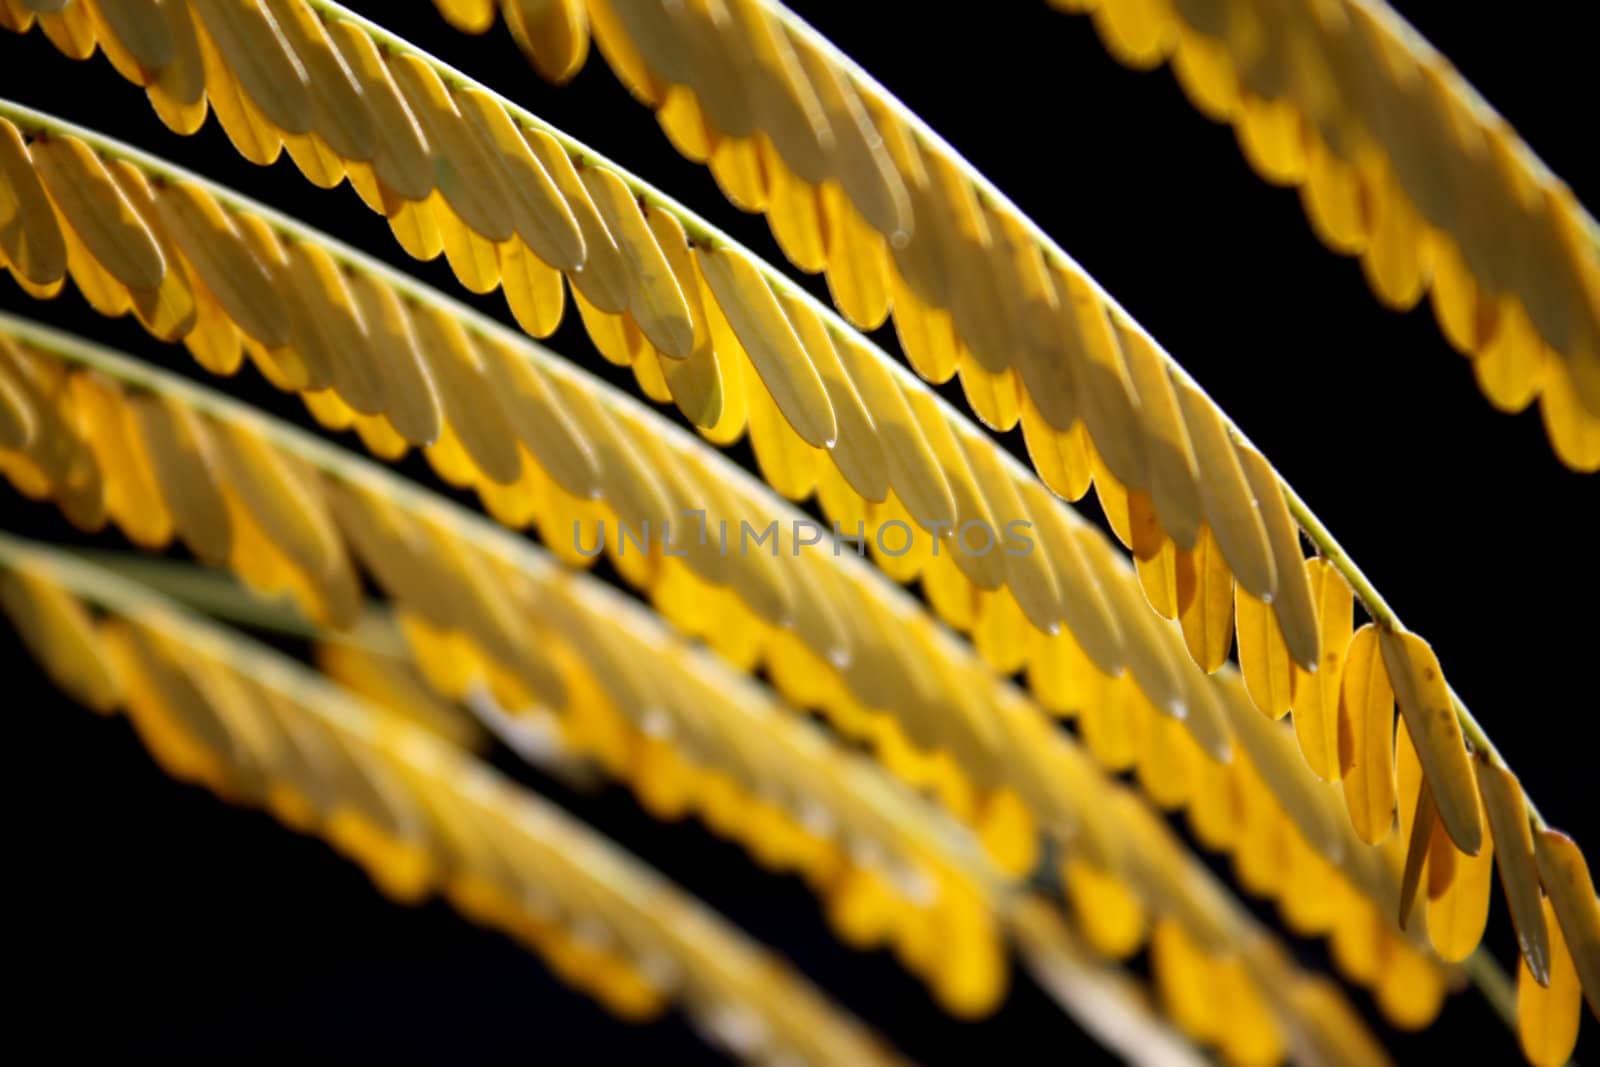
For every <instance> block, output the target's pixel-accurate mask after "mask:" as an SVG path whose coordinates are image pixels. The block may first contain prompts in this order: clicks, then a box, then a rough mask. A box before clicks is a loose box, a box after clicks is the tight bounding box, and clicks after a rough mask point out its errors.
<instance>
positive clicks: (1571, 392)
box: [1052, 0, 1600, 471]
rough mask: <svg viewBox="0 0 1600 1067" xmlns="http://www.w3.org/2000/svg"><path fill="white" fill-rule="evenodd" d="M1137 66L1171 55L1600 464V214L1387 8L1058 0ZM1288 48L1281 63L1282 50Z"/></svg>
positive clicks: (1345, 235) (1387, 288) (1560, 446)
mask: <svg viewBox="0 0 1600 1067" xmlns="http://www.w3.org/2000/svg"><path fill="white" fill-rule="evenodd" d="M1052 6H1055V7H1058V8H1061V9H1062V10H1064V11H1075V12H1080V13H1087V14H1089V15H1091V16H1092V17H1093V19H1094V25H1095V28H1096V29H1097V30H1098V31H1099V33H1100V38H1101V40H1102V41H1104V42H1105V45H1106V48H1107V49H1108V50H1109V51H1110V52H1111V54H1112V55H1114V56H1116V57H1117V58H1118V59H1119V60H1121V61H1122V62H1123V63H1126V64H1128V65H1129V66H1133V67H1137V68H1140V69H1148V68H1151V67H1155V66H1158V65H1159V64H1161V63H1162V62H1170V63H1171V64H1172V70H1173V73H1174V74H1175V75H1176V76H1177V79H1178V83H1179V84H1180V85H1181V86H1183V89H1184V92H1185V93H1186V94H1188V96H1189V99H1190V100H1191V101H1192V102H1193V103H1194V106H1195V107H1196V108H1197V109H1198V110H1199V111H1201V112H1202V113H1203V114H1205V115H1206V116H1207V117H1208V118H1211V119H1213V120H1215V121H1218V122H1226V123H1229V124H1230V125H1232V126H1233V128H1234V131H1235V132H1236V134H1237V135H1238V139H1239V147H1240V149H1241V151H1242V152H1243V153H1244V156H1245V159H1246V160H1248V161H1249V163H1250V165H1251V166H1252V167H1253V168H1254V169H1255V170H1256V172H1257V173H1258V174H1260V175H1261V177H1262V178H1264V179H1265V180H1266V181H1269V182H1271V183H1273V184H1275V185H1290V186H1294V187H1297V188H1298V189H1299V190H1300V198H1301V200H1302V202H1303V203H1304V205H1305V211H1306V216H1307V218H1308V219H1309V220H1310V222H1311V226H1312V229H1313V230H1314V231H1315V232H1316V234H1317V236H1318V237H1319V238H1321V240H1322V241H1323V243H1325V244H1326V245H1327V246H1328V247H1329V248H1331V249H1332V250H1334V251H1336V252H1339V253H1341V254H1343V255H1352V256H1359V257H1360V260H1361V267H1362V271H1363V273H1364V274H1365V275H1366V278H1367V281H1368V283H1369V284H1370V285H1371V287H1372V290H1373V293H1374V294H1375V295H1376V296H1377V297H1378V299H1379V300H1380V301H1382V302H1383V303H1384V304H1385V305H1387V306H1389V307H1392V308H1395V309H1397V310H1402V311H1403V310H1408V309H1409V308H1411V307H1412V306H1413V305H1415V304H1416V303H1417V302H1418V301H1419V300H1421V299H1422V298H1423V297H1424V296H1427V297H1428V298H1429V299H1430V302H1431V304H1432V306H1433V311H1434V315H1435V317H1436V318H1437V320H1438V323H1439V329H1440V331H1441V332H1442V333H1443V334H1444V336H1445V338H1446V339H1447V340H1449V342H1450V343H1451V345H1453V346H1454V347H1455V348H1457V349H1458V350H1459V351H1461V352H1462V353H1463V354H1465V355H1466V356H1468V357H1469V358H1471V360H1472V366H1473V374H1474V375H1475V377H1476V378H1477V380H1478V384H1479V387H1480V388H1481V389H1482V390H1483V393H1484V395H1485V396H1486V397H1487V398H1488V399H1489V402H1490V403H1492V404H1493V405H1494V406H1495V407H1496V408H1498V409H1500V410H1502V411H1508V412H1516V411H1521V410H1522V409H1523V408H1525V407H1527V406H1528V405H1529V404H1531V403H1533V402H1534V401H1536V400H1537V401H1539V402H1540V413H1541V415H1542V416H1543V418H1544V423H1545V428H1546V430H1547V432H1548V434H1549V437H1550V443H1551V446H1552V447H1553V448H1554V449H1555V451H1556V455H1557V456H1559V457H1560V459H1561V461H1562V462H1563V463H1565V464H1566V465H1567V466H1569V467H1571V468H1572V469H1574V470H1579V471H1593V470H1595V469H1596V465H1597V464H1600V226H1597V225H1596V223H1595V220H1594V218H1593V217H1592V216H1591V215H1590V214H1589V213H1588V211H1586V210H1585V209H1584V207H1583V205H1581V204H1580V203H1579V202H1578V200H1577V198H1576V197H1575V196H1574V195H1573V193H1572V190H1571V189H1570V188H1568V187H1567V185H1566V183H1565V182H1563V181H1562V180H1561V179H1560V178H1559V177H1557V176H1556V175H1554V174H1552V173H1551V172H1550V170H1549V169H1548V168H1547V167H1546V166H1545V165H1544V164H1543V163H1542V162H1541V161H1540V160H1539V159H1538V158H1537V157H1536V156H1535V155H1534V154H1533V152H1532V150H1531V149H1529V147H1528V146H1527V145H1526V144H1525V143H1523V141H1522V140H1521V138H1519V137H1518V136H1517V133H1516V131H1515V130H1514V129H1512V128H1511V125H1510V124H1509V123H1508V122H1507V121H1506V120H1505V119H1504V118H1502V117H1501V116H1500V115H1499V114H1497V113H1496V112H1495V111H1494V110H1493V108H1491V107H1490V105H1489V104H1488V103H1487V102H1485V101H1484V99H1483V98H1482V97H1481V96H1479V95H1478V93H1477V91H1476V90H1474V89H1473V87H1472V86H1471V85H1469V84H1468V83H1467V82H1466V80H1465V79H1463V78H1462V77H1461V75H1460V74H1459V73H1458V72H1457V71H1456V70H1455V68H1454V67H1453V66H1451V64H1450V61H1449V59H1448V58H1447V57H1445V56H1443V55H1440V54H1439V52H1437V51H1436V50H1435V49H1434V48H1433V46H1432V45H1430V44H1429V43H1428V42H1427V41H1425V40H1424V39H1423V38H1422V37H1421V36H1420V35H1419V34H1418V33H1417V32H1416V31H1415V30H1414V29H1412V28H1411V27H1410V26H1408V25H1407V24H1406V23H1405V22H1404V20H1403V19H1401V18H1400V16H1399V15H1397V14H1396V13H1395V12H1394V10H1393V9H1391V8H1390V7H1389V6H1388V5H1387V4H1385V3H1382V2H1380V0H1338V2H1336V3H1331V4H1311V5H1306V7H1305V10H1303V11H1295V10H1291V9H1284V10H1271V11H1268V10H1265V9H1262V8H1259V7H1256V6H1253V5H1250V4H1247V3H1233V2H1222V3H1217V2H1195V0H1154V2H1152V0H1052ZM1290 56H1293V57H1294V59H1293V61H1292V62H1288V61H1286V57H1290Z"/></svg>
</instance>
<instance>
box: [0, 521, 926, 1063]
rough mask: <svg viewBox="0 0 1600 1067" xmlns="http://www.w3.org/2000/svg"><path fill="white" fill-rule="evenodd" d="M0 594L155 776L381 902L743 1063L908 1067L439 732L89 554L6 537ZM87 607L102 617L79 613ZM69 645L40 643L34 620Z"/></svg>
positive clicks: (50, 663)
mask: <svg viewBox="0 0 1600 1067" xmlns="http://www.w3.org/2000/svg"><path fill="white" fill-rule="evenodd" d="M0 589H3V591H4V593H5V597H4V603H5V608H6V611H7V614H10V615H11V616H12V617H13V618H14V619H16V620H17V621H18V623H19V624H20V625H21V627H22V629H23V632H24V633H25V634H27V635H29V637H30V640H29V644H30V646H31V647H32V648H34V649H35V651H36V653H37V654H38V655H39V656H40V658H41V660H42V661H43V662H44V663H45V665H46V666H47V668H49V670H50V673H51V675H52V677H53V678H54V679H55V680H56V681H57V682H58V683H59V684H61V685H62V686H63V687H64V688H66V689H67V690H68V692H70V693H73V694H74V695H75V696H76V695H78V694H79V693H80V692H81V684H82V683H81V679H82V677H83V676H82V674H81V673H80V672H78V671H76V670H72V669H66V670H63V669H62V668H63V663H62V657H63V656H77V655H87V656H89V657H90V658H92V659H93V660H94V661H95V662H98V663H102V664H106V665H107V670H108V671H109V675H108V684H109V685H110V688H109V689H108V690H107V691H106V693H105V696H106V698H107V699H106V700H105V701H104V702H99V703H97V705H96V706H97V707H99V709H100V710H112V709H113V708H121V709H122V710H124V711H125V713H126V714H127V715H128V716H129V718H130V719H132V720H133V723H134V725H135V727H136V728H137V729H138V732H139V735H140V737H141V739H142V740H143V741H144V743H145V745H146V747H147V748H149V749H150V752H151V755H152V756H154V757H155V759H156V760H157V762H159V763H160V764H161V765H162V767H163V769H165V770H166V771H167V772H168V773H169V774H172V775H173V776H174V777H177V778H180V779H183V780H184V781H189V782H194V783H197V784H201V785H204V786H206V787H207V788H209V789H211V790H212V791H213V792H215V793H217V794H218V795H219V796H221V797H223V798H224V799H227V800H229V801H231V802H234V803H242V804H246V805H248V806H251V807H257V808H264V809H266V810H267V811H270V812H271V813H272V814H274V815H275V816H277V818H278V819H279V820H280V821H282V822H283V823H284V824H285V825H287V826H289V827H290V828H292V829H295V830H297V831H301V832H309V833H314V834H317V835H318V836H320V837H324V838H325V839H327V840H328V842H329V843H330V844H331V845H333V846H334V847H335V848H336V849H338V850H339V851H341V852H343V853H345V854H346V855H347V856H349V857H350V858H351V859H352V860H354V861H355V862H357V863H359V864H361V865H362V866H363V867H364V868H365V869H366V870H367V872H368V873H369V874H370V875H371V877H372V879H373V881H374V883H376V884H377V886H378V887H379V888H380V889H382V890H383V891H384V892H385V893H387V894H388V895H390V896H392V897H395V898H397V899H400V900H407V901H413V900H418V899H421V898H424V897H426V896H428V895H430V894H432V893H435V892H438V893H440V894H442V895H444V896H445V897H447V898H448V899H449V900H450V902H451V903H452V904H453V905H454V906H455V907H456V908H457V909H458V910H459V911H460V912H461V913H462V914H463V915H465V916H467V917H468V918H471V919H472V920H474V921H476V922H479V923H482V924H485V925H488V926H492V927H495V928H497V929H500V930H502V931H503V932H505V933H506V934H508V935H509V936H511V937H512V938H513V939H515V940H516V941H517V942H518V943H519V944H522V945H525V946H527V947H528V948H529V949H531V950H532V951H534V952H535V953H537V954H538V955H540V956H541V957H542V958H543V959H544V960H545V961H546V963H547V964H548V965H549V966H550V967H551V969H552V970H554V971H555V972H556V973H557V974H558V975H560V976H561V977H562V978H563V980H565V981H566V982H568V983H569V984H571V985H573V986H575V987H576V988H578V989H580V990H582V991H583V992H585V993H586V994H587V995H590V996H593V997H595V998H596V999H598V1000H599V1001H600V1002H601V1003H602V1004H604V1005H605V1006H606V1007H607V1008H608V1009H610V1010H611V1011H613V1012H614V1013H616V1014H618V1015H619V1016H621V1017H623V1018H630V1019H637V1018H648V1017H651V1016H653V1015H656V1014H659V1013H660V1012H661V1011H662V1010H663V1009H664V1008H665V1007H666V1006H667V1005H669V1004H673V1003H676V1004H677V1005H678V1006H679V1007H680V1008H681V1009H682V1010H683V1011H685V1012H686V1013H687V1014H688V1015H689V1016H690V1017H691V1018H693V1019H694V1020H695V1021H696V1022H697V1023H698V1024H700V1026H701V1027H702V1029H703V1032H704V1033H706V1035H707V1036H708V1038H710V1039H711V1040H713V1041H716V1042H717V1043H719V1044H723V1045H724V1046H725V1047H728V1049H729V1051H731V1052H734V1053H735V1054H737V1055H739V1056H740V1057H741V1058H744V1059H747V1060H751V1061H762V1062H765V1061H766V1060H767V1059H769V1058H770V1057H772V1056H775V1055H795V1056H798V1057H799V1058H800V1059H801V1060H802V1061H803V1062H808V1063H817V1064H823V1063H871V1064H890V1063H896V1062H900V1061H899V1059H898V1057H896V1056H895V1055H894V1054H893V1053H892V1052H891V1051H890V1050H889V1049H888V1048H887V1047H886V1046H884V1045H883V1044H882V1043H881V1042H880V1040H879V1039H878V1038H877V1037H876V1036H875V1035H873V1034H871V1033H870V1032H869V1031H867V1030H865V1029H864V1028H863V1027H862V1026H861V1025H860V1024H859V1023H857V1022H856V1021H855V1020H853V1019H851V1018H850V1017H849V1016H847V1015H845V1014H844V1013H843V1012H842V1011H841V1010H840V1009H839V1008H837V1007H836V1006H835V1005H834V1004H832V1003H831V1002H830V1001H829V1000H828V999H827V998H826V997H825V996H824V995H823V994H822V993H820V992H819V991H818V990H816V989H815V988H813V987H812V986H811V985H810V983H809V982H807V981H806V980H805V979H804V978H803V977H801V976H800V975H799V974H797V973H796V972H794V971H793V970H791V969H790V968H789V967H788V966H787V965H785V964H783V963H782V962H780V961H779V960H777V959H775V958H773V957H772V956H771V955H770V954H768V953H767V952H766V951H764V950H763V949H761V948H759V947H758V946H756V945H755V944H753V943H751V942H750V941H749V940H748V939H747V938H746V937H745V936H744V935H743V934H742V933H740V932H739V931H738V930H736V929H735V928H733V927H732V926H730V925H729V924H727V923H726V922H725V921H724V920H722V919H721V917H720V916H717V915H716V914H714V913H713V912H711V911H709V910H708V909H706V908H705V907H704V906H702V905H700V904H699V902H698V901H696V900H695V899H694V898H693V897H691V896H689V895H687V894H685V893H683V892H682V891H681V890H679V889H678V888H677V887H676V886H674V885H672V884H670V883H668V882H667V881H665V880H664V879H662V878H661V876H660V875H658V874H656V873H655V872H654V871H652V870H650V869H649V868H647V867H645V866H644V865H643V864H642V863H640V862H639V861H638V860H636V859H634V858H633V857H632V856H630V855H628V854H626V853H624V852H623V851H622V850H620V849H619V848H618V847H617V846H616V845H614V844H612V843H611V842H610V841H609V840H607V839H606V838H603V837H601V836H599V835H597V834H596V833H594V832H593V831H591V830H589V829H588V828H587V827H585V826H583V825H582V824H581V823H578V822H576V821H574V820H573V819H571V818H570V817H569V816H567V815H565V814H564V813H563V812H561V811H560V810H559V809H557V808H555V807H554V806H553V805H551V804H548V803H546V802H544V801H542V800H540V799H539V798H537V797H535V796H534V795H533V794H531V793H528V792H527V791H526V790H523V789H520V788H518V787H517V786H516V785H514V784H513V783H511V782H508V781H506V780H505V779H503V778H501V777H500V776H499V775H498V774H497V773H496V772H495V771H494V770H492V769H491V768H490V767H488V766H487V765H485V764H483V763H481V762H480V761H478V760H476V759H475V758H473V757H471V756H469V755H467V754H466V753H464V752H462V751H460V750H459V749H456V748H454V747H453V746H451V745H450V744H448V743H447V742H445V741H443V740H441V739H440V738H439V737H438V736H436V735H434V734H432V733H430V732H428V731H426V730H424V729H422V728H420V727H418V726H416V725H414V724H413V723H411V722H409V721H407V720H406V719H405V718H404V717H402V716H400V715H396V714H393V713H392V712H390V711H388V710H387V709H385V708H382V707H381V706H379V705H375V704H373V703H371V702H369V701H366V700H362V699H360V698H358V697H356V696H355V695H353V694H351V693H349V692H347V691H345V690H341V689H339V688H337V687H336V686H333V685H330V684H329V683H328V682H327V680H326V679H324V678H321V677H319V676H317V675H315V674H312V673H310V672H308V671H306V670H304V669H303V668H301V667H300V666H299V665H298V664H295V663H294V662H292V661H290V660H287V659H284V658H282V657H280V656H278V655H277V654H276V653H273V652H270V651H268V650H266V649H264V648H261V647H258V646H256V645H254V644H253V643H252V642H249V641H247V640H246V639H244V638H242V637H240V636H238V635H236V634H234V633H231V632H229V631H227V630H223V629H219V628H217V627H215V626H212V625H209V624H206V623H203V622H201V621H200V620H199V619H197V618H195V617H194V616H190V615H187V614H186V613H183V612H181V611H180V610H178V609H177V608H176V607H175V606H173V605H172V604H170V603H168V602H164V601H162V600H160V599H158V598H156V597H155V596H153V595H152V594H150V593H149V592H148V591H147V590H144V589H142V588H141V587H139V586H135V585H132V584H130V583H128V582H125V581H122V580H121V579H119V578H118V577H117V576H116V575H114V574H111V573H109V572H106V571H102V570H99V569H97V568H93V567H90V566H87V565H85V564H84V563H82V562H81V561H77V560H74V559H72V558H70V557H67V556H63V555H61V554H59V553H52V552H49V551H47V550H43V549H41V548H39V547H37V546H31V545H27V544H25V543H23V542H19V541H16V540H13V539H11V538H9V537H4V536H0ZM91 605H92V606H93V607H94V608H96V609H98V610H99V611H100V612H102V613H103V616H102V617H101V618H98V619H96V618H94V617H92V616H91V615H90V614H89V607H90V606H91ZM51 616H54V617H60V618H67V619H70V620H71V622H72V631H71V634H70V638H69V637H67V636H66V635H64V634H62V633H60V632H59V628H57V630H56V631H53V632H50V633H47V634H44V635H42V639H41V636H40V635H39V634H38V625H37V620H39V619H40V618H41V617H51Z"/></svg>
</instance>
